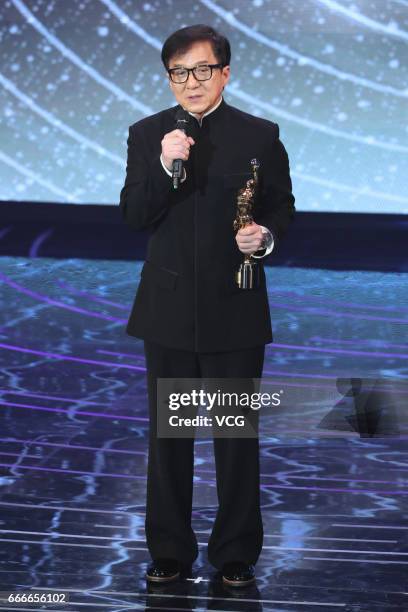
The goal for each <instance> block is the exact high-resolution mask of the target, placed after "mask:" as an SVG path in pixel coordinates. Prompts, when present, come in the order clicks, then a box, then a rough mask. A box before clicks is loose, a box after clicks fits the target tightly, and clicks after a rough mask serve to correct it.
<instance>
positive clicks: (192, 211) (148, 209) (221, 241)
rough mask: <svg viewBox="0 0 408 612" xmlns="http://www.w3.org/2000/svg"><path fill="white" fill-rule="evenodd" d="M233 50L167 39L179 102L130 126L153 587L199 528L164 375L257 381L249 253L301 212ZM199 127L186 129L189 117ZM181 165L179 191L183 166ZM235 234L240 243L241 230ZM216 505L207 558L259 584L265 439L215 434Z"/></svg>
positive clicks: (186, 445)
mask: <svg viewBox="0 0 408 612" xmlns="http://www.w3.org/2000/svg"><path fill="white" fill-rule="evenodd" d="M230 57H231V52H230V45H229V42H228V40H227V39H226V38H225V37H223V36H221V35H220V34H218V33H217V32H216V31H215V30H214V29H212V28H210V27H208V26H203V25H197V26H189V27H186V28H183V29H181V30H178V31H177V32H175V33H173V34H172V35H171V36H170V37H169V38H168V39H167V40H166V42H165V43H164V45H163V49H162V61H163V64H164V66H165V68H166V71H167V74H168V78H169V85H170V88H171V90H172V92H173V94H174V96H175V98H176V100H177V102H178V104H179V105H178V106H176V107H172V108H168V109H166V110H164V111H161V112H159V113H157V114H155V115H153V116H151V117H148V118H146V119H142V120H141V121H138V122H137V123H135V124H133V125H132V126H130V128H129V138H128V158H127V168H126V180H125V184H124V187H123V189H122V191H121V196H120V209H121V212H122V214H123V217H124V219H125V221H126V222H127V223H128V224H129V225H130V226H131V227H132V228H134V229H136V230H139V229H145V228H147V229H149V230H150V232H151V235H150V239H149V244H148V250H147V257H146V262H145V263H144V266H143V269H142V274H141V281H140V284H139V288H138V291H137V294H136V297H135V301H134V304H133V307H132V311H131V314H130V317H129V321H128V325H127V328H126V331H127V333H128V334H129V335H131V336H135V337H137V338H143V340H144V349H145V355H146V365H147V380H148V394H149V412H150V432H149V458H148V477H147V503H146V522H145V527H146V539H147V545H148V548H149V551H150V554H151V556H152V559H153V563H152V564H151V566H150V567H149V568H148V570H147V574H146V577H147V579H148V580H150V581H157V582H161V581H169V580H174V579H176V578H177V577H178V576H179V575H180V571H181V570H182V569H183V568H185V567H189V566H191V564H192V563H193V562H194V560H195V559H196V558H197V556H198V548H197V540H196V537H195V534H194V532H193V530H192V528H191V510H192V493H193V484H192V483H193V463H194V439H192V438H190V439H189V438H179V439H175V438H163V437H158V436H157V430H156V426H157V389H156V386H157V379H158V378H183V377H184V378H260V377H261V375H262V368H263V360H264V350H265V344H266V343H269V342H272V329H271V323H270V314H269V305H268V296H267V290H266V284H265V274H264V271H263V267H262V265H260V268H261V282H260V286H259V287H258V288H256V289H252V290H243V289H240V288H239V287H238V286H237V284H236V282H235V278H234V272H235V271H236V270H237V269H238V267H239V265H240V264H241V263H242V260H243V253H244V254H252V255H253V256H254V257H256V258H258V262H261V261H262V257H264V256H265V255H268V254H269V253H270V252H271V251H272V249H273V248H276V245H277V243H279V241H280V240H281V238H282V236H283V235H284V233H285V232H286V229H287V227H288V225H289V223H290V221H291V220H292V218H293V215H294V212H295V207H294V197H293V195H292V185H291V180H290V175H289V163H288V156H287V153H286V151H285V148H284V146H283V145H282V143H281V141H280V140H279V128H278V126H277V124H275V123H272V122H270V121H267V120H265V119H260V118H258V117H254V116H252V115H249V114H247V113H244V112H242V111H240V110H238V109H237V108H234V107H232V106H230V105H228V104H226V102H225V101H224V99H223V96H222V92H223V89H224V87H225V85H226V84H227V83H228V79H229V76H230V66H229V63H230ZM180 108H182V109H184V110H185V111H188V113H189V114H190V117H189V119H190V121H189V124H188V130H187V133H186V134H185V133H184V132H183V131H181V130H178V129H175V115H176V113H177V110H178V109H180ZM253 158H256V159H258V160H259V162H260V169H259V189H258V197H257V200H256V203H255V205H254V209H253V217H254V222H253V223H252V224H251V225H249V226H247V227H244V228H242V229H240V230H239V231H238V232H237V233H236V234H235V233H234V231H233V229H232V226H233V221H234V218H235V216H236V210H237V192H238V190H239V189H240V188H242V187H244V186H245V184H246V181H247V180H248V179H249V178H251V174H250V160H251V159H253ZM175 159H182V160H183V161H184V171H183V177H182V179H181V183H180V186H179V188H178V189H177V190H174V189H173V185H172V179H171V175H172V165H173V160H175ZM234 234H235V235H234ZM214 453H215V462H216V474H217V494H218V501H219V508H218V512H217V516H216V519H215V523H214V526H213V530H212V533H211V536H210V539H209V543H208V558H209V561H210V563H211V564H212V565H213V566H214V567H216V568H217V569H219V570H220V571H221V572H222V575H223V581H224V582H225V583H227V584H230V585H233V586H243V585H246V584H250V583H251V582H253V581H254V579H255V573H254V567H253V566H254V564H255V563H256V561H257V559H258V557H259V554H260V552H261V549H262V540H263V527H262V517H261V511H260V495H259V440H258V438H228V439H223V438H214Z"/></svg>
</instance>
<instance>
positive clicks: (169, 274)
mask: <svg viewBox="0 0 408 612" xmlns="http://www.w3.org/2000/svg"><path fill="white" fill-rule="evenodd" d="M140 276H141V278H142V279H144V280H148V281H151V282H153V283H155V284H156V285H158V286H159V287H162V288H163V289H169V290H174V289H175V288H176V284H177V278H178V273H177V272H173V271H172V270H168V269H167V268H162V267H161V266H157V265H156V264H153V263H152V262H151V261H145V263H144V265H143V268H142V272H141V274H140Z"/></svg>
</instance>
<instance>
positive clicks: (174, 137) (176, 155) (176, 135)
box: [161, 130, 195, 171]
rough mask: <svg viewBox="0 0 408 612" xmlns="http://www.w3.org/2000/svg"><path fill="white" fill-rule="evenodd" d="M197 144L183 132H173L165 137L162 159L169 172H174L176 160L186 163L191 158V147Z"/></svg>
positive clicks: (162, 142)
mask: <svg viewBox="0 0 408 612" xmlns="http://www.w3.org/2000/svg"><path fill="white" fill-rule="evenodd" d="M193 144H195V142H194V140H193V139H192V138H191V136H187V135H186V134H185V133H184V132H183V131H182V130H173V131H172V132H169V133H168V134H165V135H164V138H163V140H162V141H161V146H162V153H161V154H162V159H163V163H164V165H165V166H166V168H167V169H168V170H170V171H171V170H172V168H173V161H174V160H175V159H183V160H184V161H186V160H187V159H188V158H189V156H190V146H191V145H193Z"/></svg>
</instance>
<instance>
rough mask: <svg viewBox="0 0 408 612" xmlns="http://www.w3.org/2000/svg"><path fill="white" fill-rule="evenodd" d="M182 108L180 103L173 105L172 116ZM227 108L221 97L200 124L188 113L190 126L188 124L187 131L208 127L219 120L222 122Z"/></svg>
mask: <svg viewBox="0 0 408 612" xmlns="http://www.w3.org/2000/svg"><path fill="white" fill-rule="evenodd" d="M182 108H183V107H182V106H181V105H180V104H178V105H177V106H175V107H174V118H175V117H176V113H177V111H178V110H179V109H182ZM227 108H228V104H227V103H226V102H225V100H224V98H222V100H221V103H220V104H219V106H217V108H216V109H215V110H213V111H211V112H210V113H209V114H208V115H206V116H205V117H203V118H202V121H201V125H200V123H199V121H198V119H196V117H194V116H193V115H191V114H190V117H191V119H190V126H189V128H190V129H189V130H188V133H189V134H191V131H192V132H196V131H197V130H199V129H200V127H201V129H202V128H203V127H209V126H213V125H214V126H215V125H217V124H218V123H219V122H222V121H223V118H224V115H225V111H226V109H227ZM191 135H192V134H191ZM193 137H194V136H193Z"/></svg>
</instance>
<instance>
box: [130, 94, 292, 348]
mask: <svg viewBox="0 0 408 612" xmlns="http://www.w3.org/2000/svg"><path fill="white" fill-rule="evenodd" d="M179 108H180V106H176V107H172V108H169V109H166V110H164V111H161V112H159V113H157V114H155V115H152V116H151V117H147V118H145V119H142V120H141V121H138V122H137V123H135V124H133V125H132V126H130V128H129V138H128V158H127V168H126V180H125V184H124V187H123V189H122V191H121V195H120V209H121V212H122V215H123V217H124V219H125V221H126V222H127V223H128V224H129V225H130V226H131V227H132V228H133V229H136V230H141V229H148V230H149V231H150V238H149V243H148V250H147V256H146V262H145V263H144V266H143V269H142V273H141V280H140V284H139V287H138V291H137V294H136V297H135V300H134V303H133V307H132V311H131V314H130V317H129V321H128V324H127V328H126V331H127V333H128V334H129V335H131V336H135V337H138V338H144V339H146V340H151V341H153V342H156V343H158V344H162V345H163V346H168V347H173V348H178V349H184V350H189V351H198V352H212V351H215V352H218V351H229V350H236V349H243V348H249V347H253V346H258V345H262V344H265V343H269V342H272V329H271V322H270V314H269V305H268V297H267V291H266V285H265V275H264V271H263V267H262V260H258V262H259V265H260V266H261V268H262V270H261V271H262V275H261V277H262V283H261V287H260V288H259V289H256V290H248V291H245V290H241V289H239V288H238V287H237V286H236V284H235V280H234V274H235V271H236V270H237V269H238V266H239V265H240V263H241V262H242V261H243V257H244V256H243V254H242V253H241V252H240V251H239V249H238V247H237V244H236V241H235V234H234V231H233V227H232V225H233V221H234V219H235V216H236V209H237V192H238V190H239V189H240V188H241V187H244V186H245V183H246V181H247V180H248V179H249V178H250V177H251V171H250V170H251V167H250V160H251V159H253V158H257V159H258V160H259V161H260V171H259V177H260V189H259V194H258V198H257V202H256V205H255V208H254V212H253V216H254V220H255V221H256V223H258V224H260V225H264V226H266V227H268V228H269V229H270V231H271V232H272V233H273V236H274V239H275V248H276V245H278V244H279V242H280V240H281V238H282V237H283V235H284V233H285V232H286V229H287V227H288V225H289V223H290V221H291V220H292V218H293V216H294V212H295V207H294V197H293V195H292V184H291V180H290V174H289V163H288V156H287V153H286V151H285V148H284V146H283V144H282V143H281V141H280V139H279V127H278V125H277V124H275V123H272V122H270V121H267V120H265V119H261V118H258V117H254V116H252V115H249V114H247V113H244V112H242V111H240V110H239V109H237V108H235V107H233V106H230V105H229V104H227V103H226V102H225V101H224V100H222V102H221V104H220V105H219V106H218V107H217V108H216V109H215V110H214V111H212V112H211V113H209V114H208V115H207V116H205V117H203V119H202V124H201V126H200V124H199V122H198V120H197V119H196V118H195V117H193V116H191V115H190V121H189V125H188V132H187V133H188V134H189V135H191V136H192V137H193V139H194V140H195V145H193V146H192V147H191V149H190V157H189V160H188V161H187V162H186V164H185V168H186V173H187V179H186V181H184V182H183V183H182V184H181V185H180V187H179V189H178V190H176V191H173V189H172V181H171V178H170V177H169V176H168V175H167V174H166V172H165V171H164V169H163V167H162V164H161V161H160V154H161V140H162V138H163V136H164V135H165V134H166V133H168V132H170V131H172V130H173V129H174V127H175V115H176V112H177V110H178V109H179Z"/></svg>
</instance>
